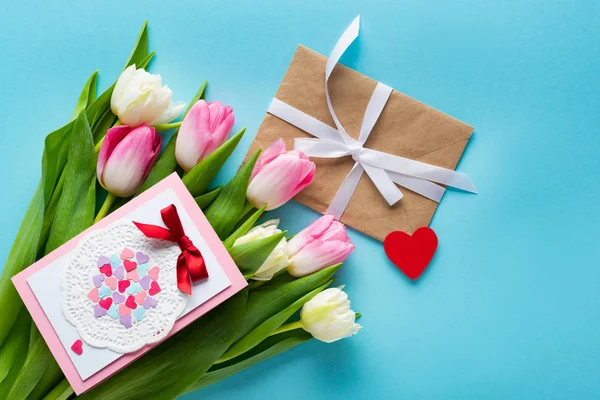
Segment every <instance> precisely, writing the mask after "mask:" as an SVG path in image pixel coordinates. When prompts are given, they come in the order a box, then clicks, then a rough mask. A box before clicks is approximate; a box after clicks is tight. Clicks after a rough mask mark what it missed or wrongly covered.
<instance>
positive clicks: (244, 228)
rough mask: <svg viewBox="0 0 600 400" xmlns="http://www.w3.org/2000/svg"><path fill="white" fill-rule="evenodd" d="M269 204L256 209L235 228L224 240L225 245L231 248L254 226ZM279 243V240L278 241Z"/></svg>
mask: <svg viewBox="0 0 600 400" xmlns="http://www.w3.org/2000/svg"><path fill="white" fill-rule="evenodd" d="M265 208H267V206H263V207H262V208H260V209H258V210H256V211H255V212H254V213H253V214H252V215H251V216H250V217H249V218H248V219H247V220H246V221H244V223H243V224H242V225H240V227H239V228H237V229H236V230H235V232H233V233H232V234H231V235H229V237H228V238H227V239H226V240H225V241H224V242H223V245H224V246H225V247H226V248H230V247H232V246H233V244H234V243H235V241H236V240H238V239H239V238H241V237H242V236H244V235H245V234H246V233H248V231H249V230H250V229H251V228H252V227H253V226H254V224H255V223H256V221H258V219H259V218H260V216H261V215H262V214H263V212H264V211H265ZM278 243H279V242H278Z"/></svg>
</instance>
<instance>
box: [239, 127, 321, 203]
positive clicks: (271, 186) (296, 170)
mask: <svg viewBox="0 0 600 400" xmlns="http://www.w3.org/2000/svg"><path fill="white" fill-rule="evenodd" d="M314 176H315V163H313V162H311V161H310V160H309V158H308V157H307V156H306V155H305V154H304V153H302V152H300V151H295V150H291V151H286V150H285V142H284V141H283V139H281V138H280V139H277V140H276V141H274V142H273V143H272V144H271V146H269V148H268V149H267V150H265V151H264V153H262V154H261V156H260V157H259V158H258V160H257V162H256V164H255V166H254V169H253V170H252V175H251V177H250V184H249V185H248V190H247V192H246V197H248V201H249V202H250V203H252V205H253V206H254V207H256V208H261V207H263V206H265V205H266V206H267V207H266V210H267V211H269V210H273V209H275V208H277V207H279V206H282V205H283V204H285V203H286V202H288V201H289V200H290V199H291V198H292V197H294V196H295V195H296V194H298V193H299V192H300V191H301V190H302V189H304V188H305V187H306V186H308V184H309V183H311V182H312V180H313V178H314Z"/></svg>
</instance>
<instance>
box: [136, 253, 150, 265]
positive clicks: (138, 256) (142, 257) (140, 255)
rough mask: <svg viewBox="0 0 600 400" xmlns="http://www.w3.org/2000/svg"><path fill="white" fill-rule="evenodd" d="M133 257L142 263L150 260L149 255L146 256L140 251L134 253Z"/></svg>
mask: <svg viewBox="0 0 600 400" xmlns="http://www.w3.org/2000/svg"><path fill="white" fill-rule="evenodd" d="M135 258H136V259H137V262H138V263H139V264H144V263H147V262H148V261H150V257H149V256H147V255H146V254H144V253H142V252H141V251H138V252H137V254H136V255H135Z"/></svg>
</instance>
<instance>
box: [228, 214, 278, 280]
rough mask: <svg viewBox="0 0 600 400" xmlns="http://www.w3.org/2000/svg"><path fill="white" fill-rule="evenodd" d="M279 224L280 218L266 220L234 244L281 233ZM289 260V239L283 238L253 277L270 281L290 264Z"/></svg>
mask: <svg viewBox="0 0 600 400" xmlns="http://www.w3.org/2000/svg"><path fill="white" fill-rule="evenodd" d="M277 225H279V220H278V219H272V220H270V221H267V222H265V223H264V224H261V225H258V226H256V227H254V228H252V229H250V231H249V232H248V233H246V234H245V235H244V236H242V237H240V238H238V239H237V240H236V241H235V242H234V243H233V245H234V246H238V245H240V244H244V243H250V242H253V241H255V240H259V239H264V238H267V237H270V236H273V235H277V234H279V233H281V230H279V228H277ZM288 263H289V260H288V255H287V241H286V240H285V238H282V239H281V241H280V242H279V243H278V244H277V246H276V247H275V249H274V250H273V251H272V252H271V254H270V255H269V257H268V258H267V259H266V260H265V262H264V263H263V264H262V265H261V266H260V268H259V269H258V270H257V271H256V272H255V273H254V275H253V276H252V279H254V280H257V281H268V280H269V279H271V278H272V277H273V275H275V274H276V273H277V272H279V271H281V270H283V269H285V267H287V266H288Z"/></svg>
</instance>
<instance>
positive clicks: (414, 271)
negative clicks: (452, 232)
mask: <svg viewBox="0 0 600 400" xmlns="http://www.w3.org/2000/svg"><path fill="white" fill-rule="evenodd" d="M437 245H438V239H437V236H436V234H435V232H434V231H433V230H432V229H430V228H428V227H426V226H424V227H422V228H419V229H417V230H416V231H415V233H413V235H412V236H410V235H409V234H407V233H406V232H401V231H396V232H392V233H390V234H389V235H387V236H386V238H385V240H384V241H383V248H384V250H385V254H387V256H388V258H389V259H390V260H391V261H392V262H393V263H394V264H396V266H397V267H398V268H399V269H400V270H401V271H402V272H404V273H405V274H406V276H408V277H409V278H410V279H417V278H418V277H419V276H420V275H421V274H422V273H423V271H425V268H426V267H427V264H429V262H430V261H431V258H432V257H433V254H434V253H435V249H437Z"/></svg>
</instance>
